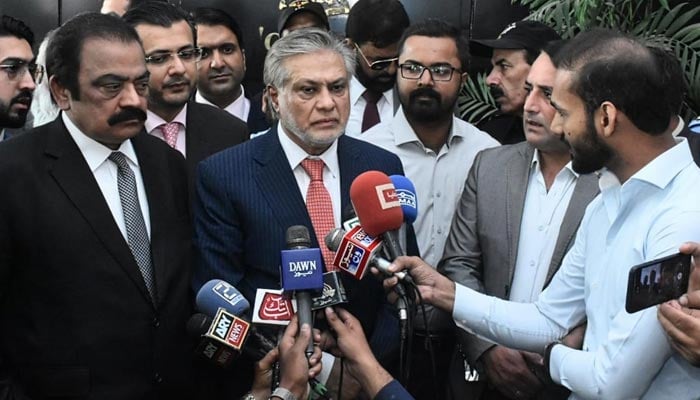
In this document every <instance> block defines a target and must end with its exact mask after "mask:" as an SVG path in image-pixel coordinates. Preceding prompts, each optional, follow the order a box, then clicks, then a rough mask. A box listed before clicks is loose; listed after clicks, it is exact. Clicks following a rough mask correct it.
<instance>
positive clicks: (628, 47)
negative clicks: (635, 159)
mask: <svg viewBox="0 0 700 400" xmlns="http://www.w3.org/2000/svg"><path fill="white" fill-rule="evenodd" d="M552 61H553V62H554V65H555V66H556V67H557V69H560V70H568V71H572V72H573V77H572V81H571V90H572V91H573V92H574V93H575V94H576V95H577V96H578V97H580V98H581V100H583V103H584V105H585V107H586V112H587V113H588V115H589V116H592V115H593V113H594V112H595V110H596V109H597V108H598V107H599V106H600V105H601V104H602V103H603V102H604V101H610V102H612V103H613V104H614V105H615V107H617V108H618V109H620V110H621V111H622V112H623V113H624V114H625V115H626V116H627V117H628V118H629V119H630V121H631V122H632V123H633V124H634V125H635V126H636V127H637V128H638V129H640V130H642V131H644V132H646V133H648V134H650V135H660V134H662V133H663V132H665V131H666V129H667V128H668V123H669V121H670V118H671V116H672V115H673V114H675V113H672V112H671V108H672V107H675V106H676V104H677V102H676V103H674V104H673V105H669V104H668V100H669V99H671V98H672V96H673V94H672V93H670V91H671V90H673V89H672V88H670V87H667V86H666V85H667V83H668V82H671V81H677V80H678V79H679V78H678V77H677V76H676V75H677V74H678V72H679V70H676V71H666V72H664V71H663V70H662V69H661V64H660V62H659V59H658V57H655V56H654V54H653V53H652V51H651V50H650V48H649V47H647V46H645V45H644V44H642V43H640V42H639V41H638V40H637V39H634V38H632V37H630V36H628V35H626V34H623V33H621V32H619V31H615V30H611V29H602V28H596V29H593V30H590V31H587V32H583V33H580V34H579V35H577V36H576V37H574V38H573V39H571V40H570V41H569V42H568V43H567V44H566V45H565V46H564V47H563V48H562V49H561V51H560V52H559V54H557V56H556V57H554V59H553V60H552ZM680 72H681V74H682V71H680ZM665 74H669V76H668V77H667V78H665V79H661V78H660V77H662V76H663V75H665ZM680 79H681V80H682V79H683V78H682V76H681V77H680Z"/></svg>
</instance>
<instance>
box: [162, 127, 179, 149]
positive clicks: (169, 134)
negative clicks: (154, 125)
mask: <svg viewBox="0 0 700 400" xmlns="http://www.w3.org/2000/svg"><path fill="white" fill-rule="evenodd" d="M180 125H181V124H180V123H179V122H169V123H167V124H163V125H160V126H158V129H160V131H161V132H162V133H163V139H165V143H167V144H168V146H170V147H172V148H173V149H174V148H175V145H176V144H177V134H178V133H179V132H180Z"/></svg>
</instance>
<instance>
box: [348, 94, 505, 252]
mask: <svg viewBox="0 0 700 400" xmlns="http://www.w3.org/2000/svg"><path fill="white" fill-rule="evenodd" d="M358 139H362V140H366V141H367V142H369V143H372V144H374V145H376V146H379V147H381V148H383V149H385V150H387V151H390V152H392V153H394V154H396V155H397V156H398V157H399V159H401V164H403V170H404V173H405V174H406V177H407V178H408V179H410V180H411V182H413V185H414V186H415V187H416V196H417V202H418V217H417V219H416V222H414V223H413V227H414V229H415V230H416V239H417V240H418V249H419V250H420V254H421V257H422V258H423V259H424V260H425V261H426V262H427V263H428V264H430V265H437V264H438V261H440V258H442V252H443V250H444V248H445V241H446V240H447V235H448V234H449V233H450V225H451V224H452V216H453V215H454V212H455V209H456V208H457V203H458V202H459V198H460V195H461V194H462V190H464V184H465V182H466V180H467V174H468V173H469V169H470V168H471V167H472V163H473V162H474V157H476V154H477V153H478V152H480V151H481V150H483V149H487V148H489V147H495V146H498V145H499V143H498V142H497V141H496V140H495V139H493V138H492V137H491V136H490V135H489V134H487V133H485V132H482V131H480V130H478V129H477V128H475V127H474V126H473V125H471V124H469V123H467V122H465V121H462V120H461V119H459V118H455V117H453V118H452V128H451V129H450V134H449V137H448V138H447V143H446V144H445V145H444V146H442V149H440V152H439V153H435V152H434V151H433V150H431V149H429V148H427V147H425V145H423V142H421V141H420V139H418V136H417V135H416V133H415V131H414V130H413V128H411V125H409V123H408V121H407V120H406V116H405V114H404V112H403V109H402V108H400V107H399V110H398V111H396V116H394V118H393V119H392V120H390V121H388V122H383V123H381V124H379V125H376V126H374V127H373V128H371V129H369V130H367V132H365V133H363V134H362V135H361V136H359V137H358Z"/></svg>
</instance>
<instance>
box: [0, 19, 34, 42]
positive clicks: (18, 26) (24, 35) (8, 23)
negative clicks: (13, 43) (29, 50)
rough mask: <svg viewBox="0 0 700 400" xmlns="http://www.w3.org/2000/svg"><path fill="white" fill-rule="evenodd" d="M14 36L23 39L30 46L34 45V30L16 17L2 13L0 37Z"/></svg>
mask: <svg viewBox="0 0 700 400" xmlns="http://www.w3.org/2000/svg"><path fill="white" fill-rule="evenodd" d="M7 36H14V37H16V38H19V39H24V40H26V41H27V42H28V43H29V46H30V47H34V32H32V30H31V29H30V28H29V27H28V26H27V24H25V23H24V22H22V21H20V20H18V19H17V18H13V17H10V16H9V15H4V14H3V16H2V17H0V37H7Z"/></svg>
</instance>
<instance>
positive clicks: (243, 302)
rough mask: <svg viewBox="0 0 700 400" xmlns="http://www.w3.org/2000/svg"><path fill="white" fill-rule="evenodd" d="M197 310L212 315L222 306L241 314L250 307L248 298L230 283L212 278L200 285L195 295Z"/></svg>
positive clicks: (235, 313) (233, 312)
mask: <svg viewBox="0 0 700 400" xmlns="http://www.w3.org/2000/svg"><path fill="white" fill-rule="evenodd" d="M195 302H196V305H197V310H199V312H202V313H204V314H206V315H209V316H213V315H215V314H216V312H217V311H218V310H219V308H220V307H221V308H224V309H226V310H227V311H229V312H230V313H232V314H234V315H243V314H244V313H245V312H246V311H248V309H249V308H250V303H248V300H247V299H246V298H245V297H244V296H243V295H242V294H241V292H239V291H238V289H236V288H235V287H233V286H232V285H231V284H230V283H228V282H225V281H222V280H221V279H212V280H210V281H209V282H207V283H205V284H204V285H202V287H201V288H200V289H199V292H197V297H196V300H195Z"/></svg>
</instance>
